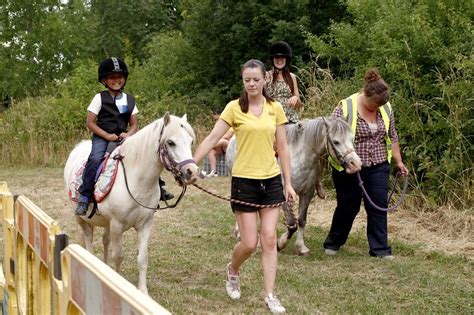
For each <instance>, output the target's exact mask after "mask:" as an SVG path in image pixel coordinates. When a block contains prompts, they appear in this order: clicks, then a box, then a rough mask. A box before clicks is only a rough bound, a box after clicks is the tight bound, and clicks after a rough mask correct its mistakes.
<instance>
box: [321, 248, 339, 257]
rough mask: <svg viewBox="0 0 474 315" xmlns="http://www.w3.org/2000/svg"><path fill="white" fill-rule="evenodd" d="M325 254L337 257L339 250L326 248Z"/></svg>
mask: <svg viewBox="0 0 474 315" xmlns="http://www.w3.org/2000/svg"><path fill="white" fill-rule="evenodd" d="M324 253H325V254H326V255H328V256H335V255H336V254H337V250H334V249H329V248H325V249H324Z"/></svg>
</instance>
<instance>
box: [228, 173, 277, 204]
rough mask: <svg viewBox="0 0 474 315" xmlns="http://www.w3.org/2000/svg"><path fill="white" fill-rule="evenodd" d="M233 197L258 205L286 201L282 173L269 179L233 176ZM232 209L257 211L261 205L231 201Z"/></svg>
mask: <svg viewBox="0 0 474 315" xmlns="http://www.w3.org/2000/svg"><path fill="white" fill-rule="evenodd" d="M231 198H232V199H235V200H240V201H245V202H250V203H254V204H257V205H274V204H277V203H281V202H283V201H285V196H284V194H283V185H282V184H281V175H277V176H275V177H272V178H267V179H250V178H241V177H232V187H231ZM230 205H231V207H232V211H234V212H235V211H242V212H256V211H258V210H260V209H261V208H259V207H252V206H248V205H242V204H240V203H236V202H231V203H230Z"/></svg>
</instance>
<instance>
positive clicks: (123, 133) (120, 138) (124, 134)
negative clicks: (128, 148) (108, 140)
mask: <svg viewBox="0 0 474 315" xmlns="http://www.w3.org/2000/svg"><path fill="white" fill-rule="evenodd" d="M127 138H128V134H127V133H126V132H122V133H121V134H120V136H119V137H118V139H119V140H120V141H123V140H125V139H127Z"/></svg>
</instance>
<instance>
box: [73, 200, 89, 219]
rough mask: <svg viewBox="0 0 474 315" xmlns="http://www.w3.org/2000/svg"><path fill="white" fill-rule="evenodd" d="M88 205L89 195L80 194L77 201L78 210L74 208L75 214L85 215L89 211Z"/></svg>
mask: <svg viewBox="0 0 474 315" xmlns="http://www.w3.org/2000/svg"><path fill="white" fill-rule="evenodd" d="M88 206H89V197H87V196H83V195H80V196H79V199H78V201H77V207H76V210H74V214H75V215H85V214H86V213H87V208H88Z"/></svg>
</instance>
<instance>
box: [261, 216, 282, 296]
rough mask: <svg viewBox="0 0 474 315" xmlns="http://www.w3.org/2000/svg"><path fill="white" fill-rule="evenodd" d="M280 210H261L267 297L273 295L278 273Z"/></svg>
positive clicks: (264, 281) (264, 278)
mask: <svg viewBox="0 0 474 315" xmlns="http://www.w3.org/2000/svg"><path fill="white" fill-rule="evenodd" d="M279 214H280V208H279V207H276V208H264V209H262V210H260V221H261V222H260V244H261V246H262V258H261V259H262V269H263V286H264V289H265V296H267V295H268V294H270V293H273V289H274V288H275V278H276V272H277V262H278V257H277V246H276V243H277V233H276V226H277V223H278V217H279Z"/></svg>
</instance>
